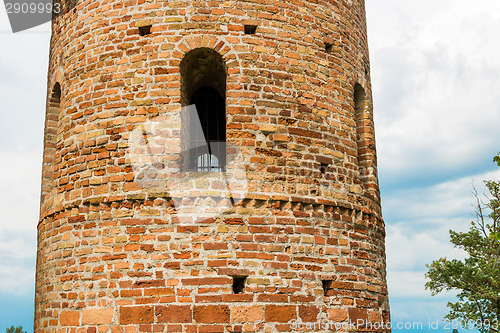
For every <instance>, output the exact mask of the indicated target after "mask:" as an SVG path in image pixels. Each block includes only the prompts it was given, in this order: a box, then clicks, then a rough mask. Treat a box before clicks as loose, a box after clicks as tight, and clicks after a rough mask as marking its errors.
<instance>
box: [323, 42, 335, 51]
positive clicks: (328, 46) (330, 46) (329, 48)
mask: <svg viewBox="0 0 500 333" xmlns="http://www.w3.org/2000/svg"><path fill="white" fill-rule="evenodd" d="M332 50H333V44H331V43H325V51H326V52H328V53H330V52H332Z"/></svg>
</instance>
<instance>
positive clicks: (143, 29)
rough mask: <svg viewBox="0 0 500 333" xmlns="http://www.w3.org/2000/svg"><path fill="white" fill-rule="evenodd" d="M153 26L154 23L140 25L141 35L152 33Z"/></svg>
mask: <svg viewBox="0 0 500 333" xmlns="http://www.w3.org/2000/svg"><path fill="white" fill-rule="evenodd" d="M151 27H152V25H144V26H142V27H139V35H141V36H146V35H149V34H150V33H151Z"/></svg>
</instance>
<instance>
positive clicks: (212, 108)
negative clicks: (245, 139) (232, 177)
mask: <svg viewBox="0 0 500 333" xmlns="http://www.w3.org/2000/svg"><path fill="white" fill-rule="evenodd" d="M190 104H194V105H196V111H197V112H198V117H199V119H200V124H201V128H202V130H203V133H196V127H194V128H190V131H189V132H190V143H191V144H190V146H191V147H197V148H192V149H191V150H190V155H191V156H190V158H189V161H190V164H191V165H190V166H189V169H191V170H196V171H213V172H217V171H219V172H220V171H225V167H226V109H225V101H224V98H223V97H222V96H221V95H220V94H219V92H218V91H217V90H215V89H214V88H212V87H202V88H200V89H198V90H196V91H195V93H194V94H193V96H192V97H191V101H190ZM193 125H194V123H193Z"/></svg>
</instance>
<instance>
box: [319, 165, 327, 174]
mask: <svg viewBox="0 0 500 333" xmlns="http://www.w3.org/2000/svg"><path fill="white" fill-rule="evenodd" d="M327 168H328V164H326V163H321V165H320V167H319V171H321V173H322V174H325V173H326V169H327Z"/></svg>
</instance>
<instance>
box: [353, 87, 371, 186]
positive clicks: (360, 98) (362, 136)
mask: <svg viewBox="0 0 500 333" xmlns="http://www.w3.org/2000/svg"><path fill="white" fill-rule="evenodd" d="M354 109H355V111H354V118H355V120H356V143H357V146H358V151H357V159H358V168H359V172H360V176H361V178H363V176H364V170H365V168H366V166H365V160H366V156H365V155H366V153H367V149H366V148H367V146H368V143H369V142H368V141H367V138H366V133H367V131H369V129H370V127H369V125H370V124H369V122H367V121H369V119H367V117H366V116H367V114H368V113H367V112H366V110H367V103H366V96H365V90H364V89H363V87H362V86H361V85H360V84H359V83H356V84H355V85H354Z"/></svg>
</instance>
